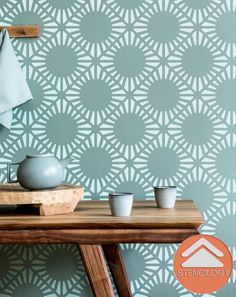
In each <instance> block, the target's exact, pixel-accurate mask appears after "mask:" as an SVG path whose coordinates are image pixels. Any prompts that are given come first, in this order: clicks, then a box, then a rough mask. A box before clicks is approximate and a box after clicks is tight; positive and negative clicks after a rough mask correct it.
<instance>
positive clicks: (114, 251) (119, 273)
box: [102, 244, 132, 297]
mask: <svg viewBox="0 0 236 297" xmlns="http://www.w3.org/2000/svg"><path fill="white" fill-rule="evenodd" d="M102 248H103V252H104V254H105V257H106V259H107V263H108V265H109V267H110V270H111V274H112V277H113V280H114V283H115V286H116V290H117V292H118V295H119V296H120V297H132V292H131V289H130V285H129V281H128V276H127V273H126V270H125V266H124V263H123V259H122V255H121V252H120V250H119V246H118V245H117V244H104V245H103V246H102Z"/></svg>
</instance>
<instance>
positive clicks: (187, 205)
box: [0, 200, 204, 230]
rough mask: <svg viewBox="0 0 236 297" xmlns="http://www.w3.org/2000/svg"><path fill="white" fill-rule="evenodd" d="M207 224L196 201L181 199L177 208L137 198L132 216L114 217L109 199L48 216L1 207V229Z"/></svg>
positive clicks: (85, 202)
mask: <svg viewBox="0 0 236 297" xmlns="http://www.w3.org/2000/svg"><path fill="white" fill-rule="evenodd" d="M203 223H204V220H203V217H202V215H201V213H200V211H199V210H198V209H197V207H196V206H195V204H194V202H193V201H192V200H178V201H177V202H176V206H175V208H174V209H159V208H157V207H156V203H155V201H135V202H134V206H133V210H132V214H131V216H130V217H113V216H111V212H110V208H109V204H108V201H86V200H84V201H80V202H79V204H78V207H77V210H76V211H75V212H73V213H69V214H63V215H53V216H47V217H42V216H35V215H20V214H17V213H15V212H13V211H12V212H9V211H6V210H3V209H0V230H16V229H22V230H25V229H151V228H152V229H158V228H161V229H163V228H173V229H178V228H195V229H196V228H198V227H199V226H200V225H201V224H203Z"/></svg>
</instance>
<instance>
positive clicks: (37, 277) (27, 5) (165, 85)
mask: <svg viewBox="0 0 236 297" xmlns="http://www.w3.org/2000/svg"><path fill="white" fill-rule="evenodd" d="M0 19H1V23H0V24H3V25H11V24H22V23H25V24H39V25H40V30H41V36H40V37H39V38H36V39H31V40H25V39H12V42H13V46H14V48H15V52H16V54H17V57H18V60H19V62H20V63H21V65H22V69H23V71H24V73H25V76H26V78H27V80H28V82H29V86H30V88H31V91H32V94H33V96H34V100H32V101H31V102H28V103H27V104H24V105H22V106H20V107H18V108H16V109H15V110H14V120H13V124H12V128H11V130H10V131H8V130H7V129H5V128H3V127H0V154H1V158H0V181H1V182H5V181H6V164H7V163H8V162H11V161H13V162H16V161H20V160H22V159H23V158H24V156H25V154H26V153H53V154H55V155H56V156H57V157H58V158H64V157H66V156H68V155H70V156H72V157H73V158H74V160H73V162H72V163H71V164H70V165H69V168H68V170H67V172H66V176H65V180H66V181H67V182H70V183H73V184H82V185H83V186H84V187H85V194H86V195H85V196H86V198H87V199H107V193H108V192H110V191H116V190H119V191H132V192H133V193H134V196H135V198H136V199H143V198H146V199H153V188H152V187H153V185H160V184H176V185H177V186H178V197H179V198H180V199H188V198H193V199H195V202H196V204H197V206H198V207H199V209H200V210H201V212H202V213H203V215H204V218H205V220H206V223H205V224H204V225H203V226H202V227H201V231H202V232H204V233H207V234H213V235H216V236H218V237H219V238H221V239H223V240H224V241H225V242H226V243H227V245H228V246H229V248H230V250H231V252H232V255H233V260H234V270H233V274H232V279H230V280H229V283H228V284H227V286H226V287H225V288H224V289H222V290H221V291H219V293H218V292H217V293H215V294H213V295H214V296H220V297H224V296H231V295H232V294H233V292H234V288H233V284H234V282H235V279H236V260H235V259H236V244H235V240H236V239H235V235H234V233H232V232H229V230H230V228H232V226H233V225H235V209H236V208H235V205H236V175H235V170H234V165H233V164H235V162H236V149H235V147H236V103H235V102H236V101H235V93H236V37H235V36H236V29H235V28H236V6H235V2H234V1H233V0H232V1H230V0H204V1H200V0H163V1H162V0H129V1H127V0H88V1H83V0H67V1H63V0H38V1H34V0H22V1H16V0H1V6H0ZM175 249H176V246H175V245H168V246H162V245H126V244H125V245H122V253H123V255H124V258H125V262H126V264H127V270H128V274H129V279H130V282H131V286H132V291H133V294H134V296H156V295H158V293H160V292H161V293H162V295H163V296H192V294H190V293H188V292H186V290H184V289H183V288H182V287H181V286H180V285H179V284H178V283H177V282H176V280H175V278H174V276H173V272H172V258H173V253H174V251H175ZM62 255H63V257H62ZM62 258H63V267H64V268H63V270H60V269H57V265H58V263H60V261H62ZM137 259H138V261H137ZM0 263H3V265H0V297H10V296H17V297H18V296H24V297H28V296H32V292H34V295H35V296H40V297H42V296H63V297H72V296H91V295H92V293H91V290H90V288H89V286H88V281H87V279H86V277H85V274H84V271H83V269H82V267H81V261H80V258H79V255H78V252H77V249H76V248H75V247H74V246H72V245H71V246H70V245H69V246H64V245H59V246H56V245H55V246H54V245H52V246H32V247H21V246H11V247H8V246H2V247H0ZM29 292H31V293H29ZM213 295H212V296H213Z"/></svg>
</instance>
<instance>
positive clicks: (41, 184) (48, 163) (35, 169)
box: [7, 155, 71, 190]
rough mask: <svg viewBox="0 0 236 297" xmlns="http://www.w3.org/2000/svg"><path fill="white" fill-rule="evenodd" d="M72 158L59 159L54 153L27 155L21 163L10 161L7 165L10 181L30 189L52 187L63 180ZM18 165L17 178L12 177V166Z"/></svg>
mask: <svg viewBox="0 0 236 297" xmlns="http://www.w3.org/2000/svg"><path fill="white" fill-rule="evenodd" d="M70 161H71V159H70V158H66V159H64V160H61V161H60V160H58V159H57V158H56V157H54V156H53V155H27V156H26V159H25V160H23V161H22V162H19V163H9V164H8V166H7V179H8V183H16V182H19V184H20V185H21V186H22V187H23V188H25V189H29V190H43V189H52V188H55V187H57V186H59V185H60V184H62V182H63V178H64V173H65V168H66V167H67V165H68V164H69V163H70ZM13 165H16V166H17V165H18V166H19V167H18V170H17V179H16V180H12V179H11V166H13Z"/></svg>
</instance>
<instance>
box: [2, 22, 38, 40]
mask: <svg viewBox="0 0 236 297" xmlns="http://www.w3.org/2000/svg"><path fill="white" fill-rule="evenodd" d="M3 29H7V31H8V33H9V35H10V37H14V38H35V37H39V35H40V30H39V26H38V25H28V26H25V25H22V26H0V31H1V30H3Z"/></svg>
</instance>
